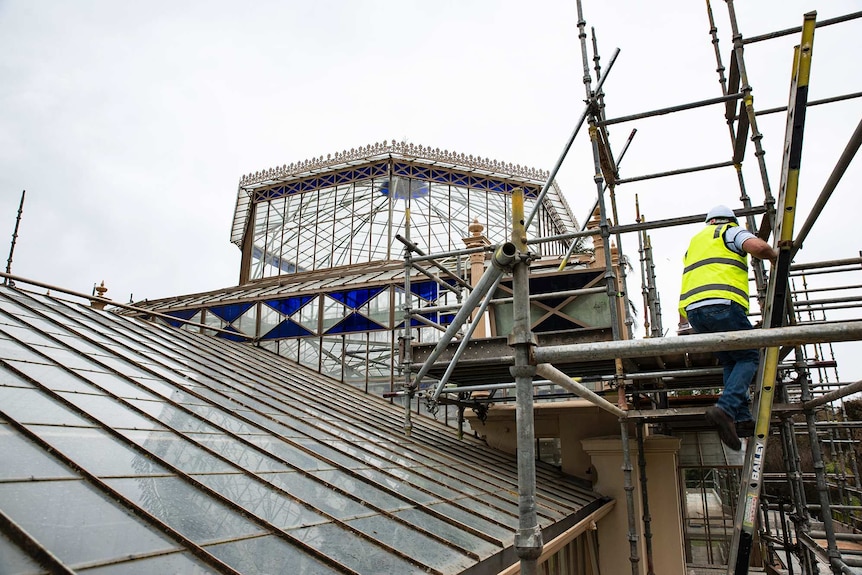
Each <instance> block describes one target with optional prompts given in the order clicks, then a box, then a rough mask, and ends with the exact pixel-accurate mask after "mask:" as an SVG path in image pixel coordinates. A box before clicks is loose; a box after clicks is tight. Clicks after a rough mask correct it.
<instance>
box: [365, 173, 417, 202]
mask: <svg viewBox="0 0 862 575" xmlns="http://www.w3.org/2000/svg"><path fill="white" fill-rule="evenodd" d="M393 188H394V190H395V191H394V192H392V193H391V194H390V191H389V182H383V183H382V184H381V185H380V187H379V188H377V190H378V191H379V192H380V194H381V195H384V196H391V197H392V198H394V199H396V200H404V199H407V198H422V197H425V196H427V195H428V182H423V181H419V180H407V181H404V180H402V179H400V178H396V179H395V180H394V181H393Z"/></svg>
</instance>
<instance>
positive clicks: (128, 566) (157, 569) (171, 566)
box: [75, 553, 217, 575]
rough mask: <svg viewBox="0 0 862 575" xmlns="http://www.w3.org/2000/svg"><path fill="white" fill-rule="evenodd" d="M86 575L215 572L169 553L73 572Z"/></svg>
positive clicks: (189, 558) (189, 557)
mask: <svg viewBox="0 0 862 575" xmlns="http://www.w3.org/2000/svg"><path fill="white" fill-rule="evenodd" d="M75 571H76V572H77V573H86V574H87V575H155V574H158V573H165V574H168V573H170V574H177V575H179V574H180V573H182V574H183V575H215V574H216V573H217V571H216V570H215V569H214V568H213V567H210V566H208V565H207V564H206V563H202V562H201V561H199V560H198V559H196V558H195V557H194V556H193V555H192V554H190V553H171V554H170V555H162V556H160V557H150V558H148V559H136V560H134V561H126V562H125V563H112V564H111V565H105V566H103V567H93V568H92V569H81V568H78V569H76V570H75Z"/></svg>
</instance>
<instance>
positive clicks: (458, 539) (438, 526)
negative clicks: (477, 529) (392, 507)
mask: <svg viewBox="0 0 862 575" xmlns="http://www.w3.org/2000/svg"><path fill="white" fill-rule="evenodd" d="M394 515H395V516H396V517H400V518H402V519H404V520H406V521H407V522H409V523H411V524H413V525H421V526H422V527H424V528H425V529H427V530H428V531H430V532H431V533H434V534H436V535H439V536H441V537H443V538H445V539H446V540H447V541H449V542H451V543H452V544H453V545H457V546H458V547H459V548H461V549H469V550H470V551H473V552H474V553H477V554H479V556H481V557H484V556H486V555H490V554H491V553H495V552H497V551H498V550H499V549H500V547H499V546H497V545H494V544H493V543H491V542H489V541H485V540H484V539H481V538H479V537H476V536H475V535H473V534H471V533H469V532H468V531H464V530H462V529H459V528H458V527H456V526H455V525H452V524H451V523H447V522H446V521H443V520H441V519H438V518H437V517H433V516H432V515H429V514H427V513H425V512H423V511H421V510H419V509H414V508H411V509H404V510H403V511H396V512H395V513H394Z"/></svg>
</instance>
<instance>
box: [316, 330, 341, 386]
mask: <svg viewBox="0 0 862 575" xmlns="http://www.w3.org/2000/svg"><path fill="white" fill-rule="evenodd" d="M343 345H344V340H343V339H342V337H341V336H336V337H324V338H321V350H320V351H321V358H320V373H322V374H324V375H328V376H329V377H331V378H333V379H337V380H339V381H341V357H342V355H344V348H343Z"/></svg>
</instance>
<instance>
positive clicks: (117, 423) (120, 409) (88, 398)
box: [51, 392, 161, 429]
mask: <svg viewBox="0 0 862 575" xmlns="http://www.w3.org/2000/svg"><path fill="white" fill-rule="evenodd" d="M60 395H61V396H63V398H64V399H67V400H68V401H69V402H70V403H72V404H74V405H76V406H78V407H79V408H80V409H81V410H82V411H84V412H86V413H89V414H90V415H92V416H93V417H95V418H96V419H98V420H99V421H100V422H102V423H104V424H105V425H107V426H109V427H113V428H136V429H155V428H158V427H161V426H160V425H159V424H158V423H156V422H154V421H151V420H149V419H147V418H145V417H144V416H142V415H139V414H137V413H135V412H134V411H132V410H131V409H130V408H129V406H127V405H123V404H122V403H121V402H120V401H118V400H115V399H113V398H110V397H104V396H97V395H83V394H80V393H67V392H62V393H61V394H60ZM51 423H57V422H54V421H52V422H51Z"/></svg>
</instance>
